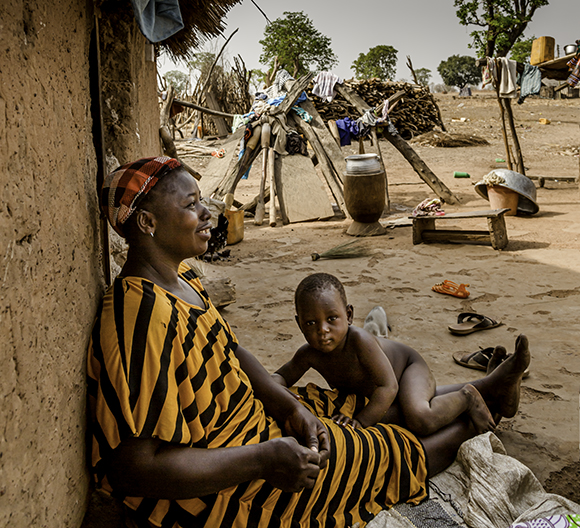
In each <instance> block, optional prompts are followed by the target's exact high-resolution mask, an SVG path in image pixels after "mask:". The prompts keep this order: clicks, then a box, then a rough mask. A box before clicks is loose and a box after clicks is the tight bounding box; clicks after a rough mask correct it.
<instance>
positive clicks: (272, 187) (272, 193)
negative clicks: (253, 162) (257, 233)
mask: <svg viewBox="0 0 580 528" xmlns="http://www.w3.org/2000/svg"><path fill="white" fill-rule="evenodd" d="M275 164H276V153H275V152H274V149H273V148H272V147H270V148H269V149H268V178H270V215H269V216H270V218H269V221H270V227H276V178H275V177H274V166H275Z"/></svg>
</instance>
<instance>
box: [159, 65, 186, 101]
mask: <svg viewBox="0 0 580 528" xmlns="http://www.w3.org/2000/svg"><path fill="white" fill-rule="evenodd" d="M163 77H164V78H165V80H166V81H167V82H168V83H169V84H170V85H171V86H173V88H175V91H176V92H177V94H178V95H179V96H182V95H185V94H186V93H187V90H188V89H189V76H188V75H187V73H183V72H182V71H179V70H170V71H168V72H167V73H166V74H165V75H164V76H163Z"/></svg>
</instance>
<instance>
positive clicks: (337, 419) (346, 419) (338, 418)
mask: <svg viewBox="0 0 580 528" xmlns="http://www.w3.org/2000/svg"><path fill="white" fill-rule="evenodd" d="M332 421H333V422H334V423H335V424H338V425H342V426H343V427H346V426H347V425H350V426H351V427H352V428H353V429H358V428H359V427H361V424H360V423H359V422H358V421H357V420H355V419H354V418H351V417H350V416H345V415H344V414H335V415H334V416H333V417H332Z"/></svg>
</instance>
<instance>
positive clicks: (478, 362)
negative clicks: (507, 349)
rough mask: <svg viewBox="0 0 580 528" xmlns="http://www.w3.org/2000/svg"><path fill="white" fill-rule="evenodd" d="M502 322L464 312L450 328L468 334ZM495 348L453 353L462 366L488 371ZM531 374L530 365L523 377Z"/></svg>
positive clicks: (452, 331) (453, 332)
mask: <svg viewBox="0 0 580 528" xmlns="http://www.w3.org/2000/svg"><path fill="white" fill-rule="evenodd" d="M502 324H503V323H501V321H495V320H493V319H492V318H491V317H487V316H486V315H481V314H476V313H471V312H464V313H460V314H459V315H458V316H457V324H455V325H449V326H448V328H449V331H450V332H451V333H452V334H455V335H467V334H471V333H473V332H477V331H479V330H488V329H490V328H497V327H498V326H501V325H502ZM494 350H495V348H494V347H487V348H480V350H477V351H476V352H468V353H467V354H463V353H461V352H459V353H456V354H453V361H455V363H457V364H458V365H461V366H462V367H467V368H470V369H475V370H481V371H484V372H487V369H488V365H489V362H490V360H491V357H492V355H493V351H494ZM529 375H530V369H529V367H528V368H527V369H526V370H525V372H524V375H523V377H524V378H527V377H528V376H529Z"/></svg>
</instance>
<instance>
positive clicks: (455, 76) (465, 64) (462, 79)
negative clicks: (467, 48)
mask: <svg viewBox="0 0 580 528" xmlns="http://www.w3.org/2000/svg"><path fill="white" fill-rule="evenodd" d="M437 71H438V72H439V75H441V78H442V79H443V82H444V83H445V84H447V85H449V86H457V87H458V88H459V89H461V88H463V87H464V86H467V85H468V84H471V85H475V84H478V83H479V82H481V70H480V68H479V67H478V66H477V64H476V61H475V59H474V58H473V57H470V56H468V55H462V56H459V55H451V57H449V58H448V59H447V60H446V61H441V63H440V64H439V66H437Z"/></svg>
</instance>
